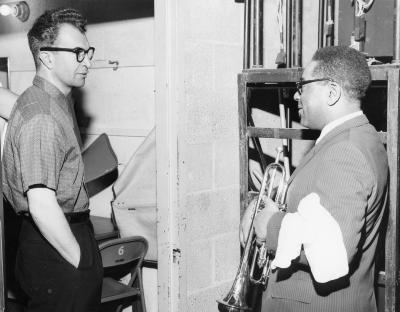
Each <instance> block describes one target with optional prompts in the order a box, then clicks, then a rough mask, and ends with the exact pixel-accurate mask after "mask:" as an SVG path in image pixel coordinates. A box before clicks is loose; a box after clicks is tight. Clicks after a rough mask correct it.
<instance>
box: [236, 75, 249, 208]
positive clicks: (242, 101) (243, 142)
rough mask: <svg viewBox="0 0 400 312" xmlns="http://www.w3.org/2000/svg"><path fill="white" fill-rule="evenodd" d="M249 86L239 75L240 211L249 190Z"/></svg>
mask: <svg viewBox="0 0 400 312" xmlns="http://www.w3.org/2000/svg"><path fill="white" fill-rule="evenodd" d="M246 90H247V88H246V84H245V81H244V76H243V75H239V76H238V93H239V94H238V95H239V101H238V104H239V107H238V108H239V158H240V159H239V166H240V172H239V174H240V178H239V182H240V211H241V212H243V211H244V209H245V207H246V206H247V190H248V172H249V163H248V137H247V132H246V128H247V100H248V97H247V91H246Z"/></svg>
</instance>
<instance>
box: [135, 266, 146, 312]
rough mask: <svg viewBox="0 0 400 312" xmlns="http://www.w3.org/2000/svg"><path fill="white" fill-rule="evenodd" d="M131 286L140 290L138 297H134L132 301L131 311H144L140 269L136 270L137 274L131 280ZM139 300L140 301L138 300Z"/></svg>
mask: <svg viewBox="0 0 400 312" xmlns="http://www.w3.org/2000/svg"><path fill="white" fill-rule="evenodd" d="M133 286H134V287H136V288H138V289H139V290H140V298H136V299H135V300H134V301H133V302H132V311H134V312H146V303H145V301H144V290H143V280H142V270H141V269H138V270H137V276H136V279H135V281H134V282H133ZM139 301H140V302H139Z"/></svg>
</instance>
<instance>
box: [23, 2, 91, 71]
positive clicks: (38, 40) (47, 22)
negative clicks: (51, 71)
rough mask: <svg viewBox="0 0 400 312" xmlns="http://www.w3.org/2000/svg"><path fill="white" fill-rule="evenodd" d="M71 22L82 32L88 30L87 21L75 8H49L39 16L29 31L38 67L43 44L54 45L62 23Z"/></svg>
mask: <svg viewBox="0 0 400 312" xmlns="http://www.w3.org/2000/svg"><path fill="white" fill-rule="evenodd" d="M62 24H71V25H72V26H75V27H76V28H78V29H79V31H80V32H81V33H85V32H86V25H87V21H86V19H85V18H84V17H83V16H82V14H81V13H79V12H78V11H77V10H75V9H71V8H59V9H54V10H47V11H46V12H44V13H43V14H42V15H41V16H39V17H38V18H37V19H36V21H35V22H34V24H33V26H32V28H31V29H30V31H29V32H28V42H29V48H30V49H31V52H32V55H33V60H34V61H35V65H36V68H37V67H38V65H39V51H40V48H41V47H43V46H52V45H53V44H54V41H56V39H57V36H58V31H59V28H60V25H62Z"/></svg>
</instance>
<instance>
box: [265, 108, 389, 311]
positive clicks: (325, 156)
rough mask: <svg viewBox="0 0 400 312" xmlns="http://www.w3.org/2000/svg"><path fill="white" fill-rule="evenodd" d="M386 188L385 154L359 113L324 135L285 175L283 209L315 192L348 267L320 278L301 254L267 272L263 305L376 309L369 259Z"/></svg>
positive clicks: (276, 308) (299, 308)
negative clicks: (337, 234)
mask: <svg viewBox="0 0 400 312" xmlns="http://www.w3.org/2000/svg"><path fill="white" fill-rule="evenodd" d="M387 190H388V163H387V154H386V151H385V148H384V146H383V144H382V143H381V141H380V139H379V136H378V134H377V132H376V130H375V128H374V127H373V126H372V125H371V124H370V123H369V122H368V120H367V118H366V117H365V116H364V115H362V116H358V117H355V118H353V119H351V120H348V121H346V122H345V123H343V124H342V125H340V126H338V127H337V128H334V129H333V130H332V131H331V132H329V133H328V134H327V135H326V136H325V137H323V138H322V140H321V141H320V142H319V143H318V144H317V145H316V146H314V147H313V148H312V149H311V150H310V151H309V152H308V153H307V155H306V156H305V157H304V159H303V160H302V161H301V163H300V164H299V166H298V167H297V169H296V170H295V171H294V173H293V175H292V176H291V178H290V180H289V188H288V194H287V204H288V212H295V211H296V210H297V206H298V204H299V201H300V200H301V199H302V198H304V197H305V196H306V195H308V194H310V193H311V192H315V193H317V194H318V195H319V196H320V198H321V205H322V206H324V207H325V208H326V209H327V210H328V211H329V212H330V214H331V215H332V216H333V217H334V218H335V220H336V221H337V222H338V224H339V226H340V229H341V231H342V235H343V241H344V244H345V247H346V251H347V256H348V262H349V270H350V272H349V274H348V275H347V276H345V277H343V278H340V279H337V280H334V281H331V282H328V283H324V284H319V283H317V282H316V281H315V280H313V277H312V274H311V273H310V269H309V267H308V265H307V261H306V258H305V257H304V256H301V257H300V260H299V261H293V262H292V265H291V266H290V267H289V268H288V269H277V270H275V271H274V272H273V273H272V274H271V277H270V280H269V284H268V287H267V289H266V291H265V292H264V295H263V306H262V311H264V312H267V311H268V312H271V311H274V312H278V311H285V312H287V311H296V312H301V311H307V312H309V311H324V312H329V311H340V312H346V311H349V312H357V311H359V312H369V311H372V312H374V311H376V302H375V295H374V276H375V270H374V260H375V250H376V246H377V241H378V237H379V233H380V232H381V231H380V228H381V226H380V225H381V221H382V219H383V215H384V210H385V207H386V199H387ZM268 226H269V225H268ZM268 239H269V237H267V240H268ZM327 243H329V242H327ZM272 245H273V244H272Z"/></svg>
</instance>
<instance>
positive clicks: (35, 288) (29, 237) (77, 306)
mask: <svg viewBox="0 0 400 312" xmlns="http://www.w3.org/2000/svg"><path fill="white" fill-rule="evenodd" d="M69 221H70V227H71V230H72V233H73V234H74V236H75V238H76V240H77V241H78V244H79V246H80V249H81V259H80V263H79V266H78V268H75V267H74V266H73V265H72V264H70V263H69V262H67V261H66V260H65V259H64V258H63V257H62V256H61V255H60V254H59V253H58V252H57V251H56V250H55V249H54V248H53V247H52V246H51V245H50V244H49V242H48V241H47V240H46V239H45V238H44V237H43V236H42V235H41V234H40V232H39V230H38V228H37V227H36V225H35V224H34V222H33V221H32V219H30V218H25V217H24V220H23V221H22V228H21V232H20V236H19V248H18V252H17V260H16V269H15V273H16V278H17V281H18V283H19V285H20V287H21V289H22V290H23V291H24V292H25V294H26V295H27V298H28V300H27V308H26V309H25V311H29V312H36V311H37V312H39V311H40V312H47V311H49V312H50V311H51V312H55V311H57V312H94V311H98V310H99V308H100V300H101V285H102V277H103V267H102V262H101V257H100V253H99V249H98V245H97V242H96V240H95V238H94V233H93V227H92V224H91V222H90V220H89V219H88V218H86V220H84V221H80V220H79V221H78V222H77V220H69Z"/></svg>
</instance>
